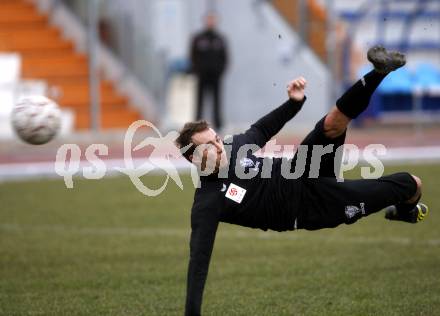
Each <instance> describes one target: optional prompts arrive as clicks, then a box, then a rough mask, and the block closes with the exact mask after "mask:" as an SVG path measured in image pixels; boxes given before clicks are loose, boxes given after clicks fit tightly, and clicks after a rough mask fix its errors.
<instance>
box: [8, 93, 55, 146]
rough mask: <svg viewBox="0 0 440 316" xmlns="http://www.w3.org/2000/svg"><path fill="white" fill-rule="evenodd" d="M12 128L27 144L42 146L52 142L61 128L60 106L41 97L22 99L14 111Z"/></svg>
mask: <svg viewBox="0 0 440 316" xmlns="http://www.w3.org/2000/svg"><path fill="white" fill-rule="evenodd" d="M11 122H12V127H13V129H14V130H15V132H16V133H17V135H18V136H19V137H20V138H21V139H22V140H24V141H25V142H27V143H29V144H33V145H41V144H45V143H47V142H49V141H50V140H52V139H53V138H54V137H55V135H56V134H57V133H58V131H59V130H60V127H61V111H60V109H59V107H58V105H57V104H56V103H55V102H54V101H52V100H50V99H48V98H46V97H44V96H41V95H36V96H28V97H23V98H22V99H20V100H19V101H18V102H17V104H16V106H15V107H14V108H13V110H12V114H11Z"/></svg>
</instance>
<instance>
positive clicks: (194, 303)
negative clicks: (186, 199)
mask: <svg viewBox="0 0 440 316" xmlns="http://www.w3.org/2000/svg"><path fill="white" fill-rule="evenodd" d="M209 200H210V197H209V196H207V195H200V198H197V193H196V198H195V201H194V205H193V208H192V211H191V229H192V231H191V239H190V260H189V267H188V279H187V293H186V306H185V315H186V316H197V315H200V314H201V307H202V298H203V290H204V288H205V282H206V278H207V276H208V268H209V262H210V260H211V253H212V249H213V247H214V240H215V235H216V233H217V227H218V221H219V218H218V210H217V209H212V208H208V207H205V204H206V202H207V201H209Z"/></svg>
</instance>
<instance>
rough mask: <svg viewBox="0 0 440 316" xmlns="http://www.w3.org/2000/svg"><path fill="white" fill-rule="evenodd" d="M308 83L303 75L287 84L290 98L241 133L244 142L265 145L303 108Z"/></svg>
mask: <svg viewBox="0 0 440 316" xmlns="http://www.w3.org/2000/svg"><path fill="white" fill-rule="evenodd" d="M306 84H307V81H306V79H304V78H303V77H299V78H297V79H294V80H292V81H291V82H289V84H288V85H287V94H288V96H289V100H288V101H286V102H285V103H284V104H282V105H281V106H279V107H278V108H276V109H275V110H273V111H272V112H270V113H269V114H267V115H265V116H264V117H262V118H261V119H259V120H258V121H257V122H256V123H255V124H253V125H252V126H251V127H250V128H249V129H248V130H247V131H246V132H245V133H244V134H242V135H241V137H243V139H242V142H243V143H247V144H256V145H258V146H259V147H264V145H265V144H266V143H267V142H268V141H269V140H270V139H271V138H272V137H273V136H275V135H276V134H277V133H278V132H279V131H280V130H281V128H283V126H284V125H285V124H286V123H287V122H288V121H289V120H291V119H292V118H293V117H294V116H295V115H296V114H297V113H298V112H299V111H300V110H301V107H302V105H303V104H304V102H305V100H306V97H305V95H304V89H305V87H306Z"/></svg>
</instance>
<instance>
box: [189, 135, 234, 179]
mask: <svg viewBox="0 0 440 316" xmlns="http://www.w3.org/2000/svg"><path fill="white" fill-rule="evenodd" d="M192 140H193V143H194V145H196V146H198V149H197V150H196V152H195V153H194V155H193V159H192V161H193V163H195V164H198V163H200V167H201V170H202V171H205V170H206V169H207V170H213V172H214V173H217V172H218V171H219V169H220V168H224V167H226V166H227V164H228V161H227V157H226V151H225V146H224V145H223V141H222V139H221V138H220V136H219V135H217V133H216V132H215V131H214V130H213V129H212V128H209V129H207V130H204V131H202V132H199V133H196V134H194V135H193V137H192ZM199 145H202V146H199Z"/></svg>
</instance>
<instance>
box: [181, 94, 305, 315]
mask: <svg viewBox="0 0 440 316" xmlns="http://www.w3.org/2000/svg"><path fill="white" fill-rule="evenodd" d="M304 102H305V98H304V99H303V100H302V101H294V100H292V99H289V100H288V101H286V102H285V103H284V104H282V105H281V106H280V107H278V108H277V109H275V110H273V111H272V112H271V113H269V114H267V115H266V116H264V117H263V118H261V119H260V120H258V121H257V122H256V123H255V124H253V125H252V126H251V127H250V129H248V130H247V131H246V132H245V133H243V134H238V135H234V136H233V138H232V144H231V145H232V149H231V152H230V159H229V166H228V168H229V170H228V176H227V178H219V177H217V176H215V175H211V176H206V177H201V186H200V188H198V189H197V190H196V192H195V195H194V202H193V206H192V210H191V229H192V232H191V240H190V261H189V268H188V280H187V282H188V283H187V298H186V308H185V315H187V316H189V315H191V316H193V315H200V313H201V304H202V296H203V289H204V286H205V281H206V277H207V274H208V268H209V261H210V259H211V253H212V249H213V246H214V240H215V235H216V232H217V226H218V223H219V222H226V223H231V224H237V225H241V226H246V227H251V228H260V229H262V230H268V229H271V230H275V231H285V230H293V229H294V224H295V218H296V209H295V207H294V205H295V201H298V199H299V194H300V187H299V186H300V184H299V182H296V181H291V182H290V185H288V186H286V185H283V181H286V180H285V179H284V178H283V177H282V176H281V158H274V159H271V162H272V168H271V175H270V176H269V177H267V176H262V172H266V171H265V170H263V161H264V163H265V164H266V163H267V158H261V157H256V156H254V155H253V153H254V150H255V149H253V150H252V149H249V150H243V149H242V150H240V147H241V146H243V145H246V144H255V145H257V146H259V147H260V148H263V147H264V145H265V144H266V142H268V141H269V140H270V139H271V138H272V137H273V136H274V135H275V134H277V133H278V132H279V131H280V130H281V128H282V127H283V126H284V124H285V123H286V122H288V121H289V120H290V119H292V118H293V117H294V116H295V115H296V114H297V113H298V111H299V110H300V109H301V107H302V105H303V104H304ZM236 164H239V166H237V167H239V168H241V169H244V170H243V171H244V174H251V175H252V176H253V177H252V178H250V179H240V178H242V176H240V177H238V176H237V174H236V172H235V171H236ZM292 184H293V186H294V188H293V189H292ZM295 185H297V186H298V187H297V188H296V187H295ZM286 188H289V189H288V190H287V189H286Z"/></svg>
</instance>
